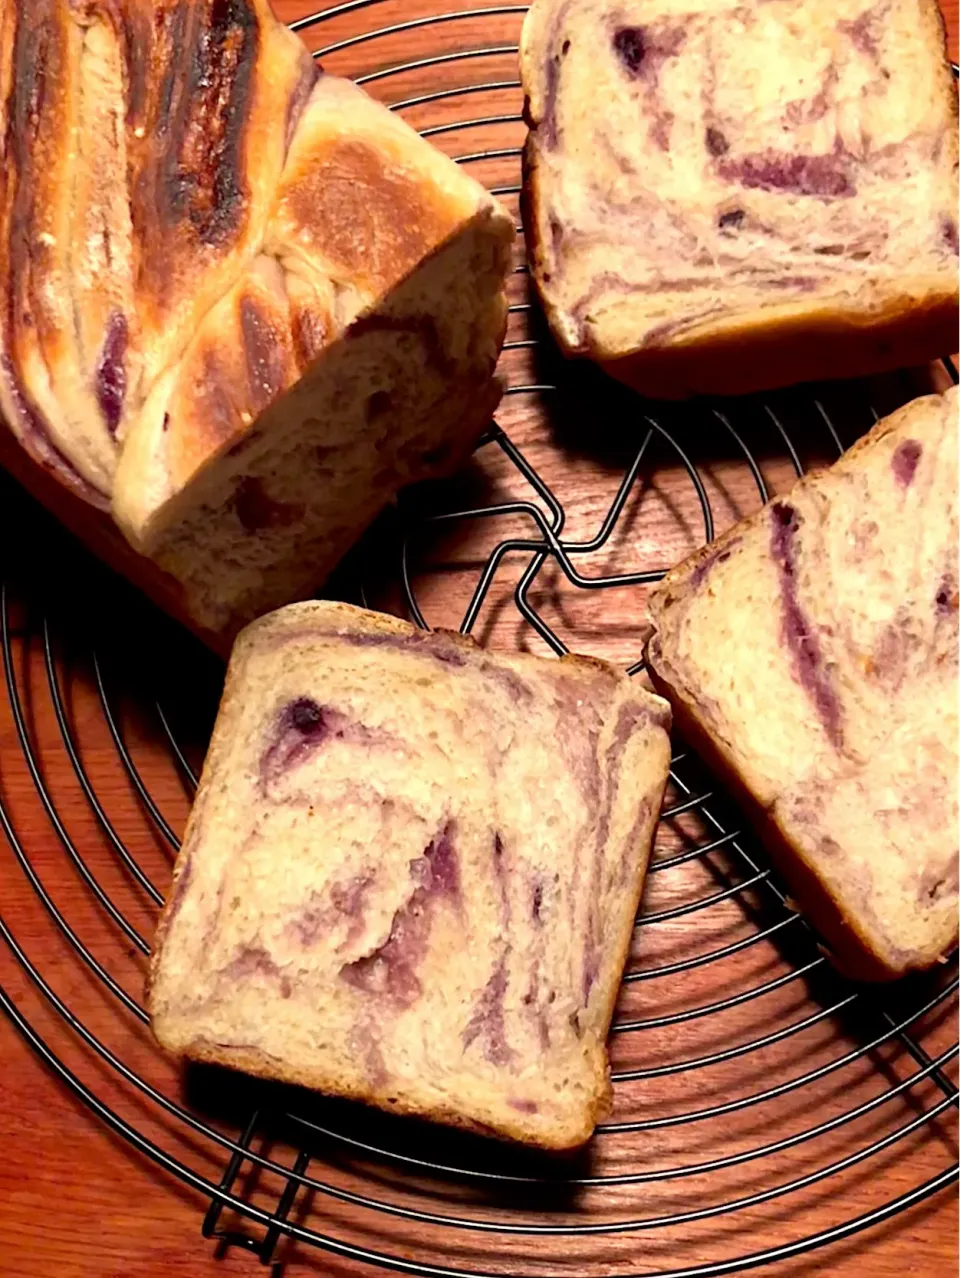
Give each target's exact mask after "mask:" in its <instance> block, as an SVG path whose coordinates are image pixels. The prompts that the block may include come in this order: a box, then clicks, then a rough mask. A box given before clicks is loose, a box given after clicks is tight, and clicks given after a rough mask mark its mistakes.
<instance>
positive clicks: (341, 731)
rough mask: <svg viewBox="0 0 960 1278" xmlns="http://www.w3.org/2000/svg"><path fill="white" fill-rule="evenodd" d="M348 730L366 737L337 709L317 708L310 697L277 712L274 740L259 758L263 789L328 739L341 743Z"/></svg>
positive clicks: (291, 703)
mask: <svg viewBox="0 0 960 1278" xmlns="http://www.w3.org/2000/svg"><path fill="white" fill-rule="evenodd" d="M348 728H352V730H353V733H354V735H360V736H365V735H366V729H364V728H363V727H362V726H361V725H360V724H351V721H350V720H349V719H348V718H347V716H346V715H345V714H343V712H342V711H340V710H334V709H333V708H332V707H330V706H320V705H318V704H317V702H316V701H314V700H312V698H310V697H299V698H298V699H297V700H296V701H291V702H290V703H289V704H288V705H287V706H285V707H284V709H283V710H282V711H281V712H280V715H279V719H278V722H277V726H276V728H275V730H274V739H273V741H272V742H271V744H270V745H269V746H268V747H267V749H266V750H265V751H264V752H263V755H262V756H261V759H260V778H261V783H262V785H264V786H267V785H269V784H270V782H272V781H275V780H277V778H278V777H281V776H283V774H284V773H285V772H287V771H289V770H290V769H291V768H295V767H298V766H299V765H300V764H301V763H303V762H304V760H305V759H308V758H309V757H310V756H311V755H312V754H314V753H315V752H316V751H317V750H318V749H319V748H320V747H321V746H322V745H324V744H325V743H326V742H327V741H330V740H343V739H344V737H345V736H346V735H347V730H348Z"/></svg>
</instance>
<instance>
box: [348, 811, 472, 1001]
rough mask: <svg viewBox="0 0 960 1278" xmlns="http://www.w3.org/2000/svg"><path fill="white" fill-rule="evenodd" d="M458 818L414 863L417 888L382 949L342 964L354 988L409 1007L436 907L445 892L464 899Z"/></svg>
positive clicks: (419, 988)
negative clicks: (457, 841)
mask: <svg viewBox="0 0 960 1278" xmlns="http://www.w3.org/2000/svg"><path fill="white" fill-rule="evenodd" d="M455 830H456V827H455V823H454V822H452V821H449V822H447V825H446V826H445V828H444V829H443V830H442V831H441V832H440V834H439V835H438V836H437V838H436V839H434V840H433V842H432V843H431V844H430V845H429V847H427V848H426V850H425V851H424V854H423V856H422V857H417V858H416V860H414V861H412V862H411V863H410V877H411V879H412V880H413V882H414V883H415V884H416V887H415V888H414V891H413V894H412V895H411V897H410V899H409V900H408V901H407V903H406V905H405V906H403V908H402V909H400V910H398V911H397V912H396V914H395V915H394V916H393V923H392V924H391V927H390V935H389V936H388V937H387V939H386V941H384V943H383V945H381V946H380V947H379V949H376V950H374V952H373V953H372V954H369V955H367V956H366V957H365V958H362V959H358V960H357V961H356V962H355V963H348V964H347V965H346V966H345V967H343V968H341V970H340V977H341V979H342V980H344V981H346V983H347V984H348V985H352V986H353V987H354V989H359V990H363V991H364V992H365V993H367V994H379V995H385V996H386V997H388V998H389V999H390V1000H391V1001H392V1002H393V1003H395V1004H396V1005H397V1006H398V1007H401V1008H403V1007H410V1006H411V1005H412V1004H413V1003H415V1002H416V1001H417V999H418V998H419V997H420V995H421V993H422V991H423V987H422V986H421V984H420V978H419V977H418V975H417V968H418V967H419V966H420V963H421V962H422V960H423V958H424V956H425V954H426V952H427V943H428V941H429V937H430V928H431V925H432V914H433V908H434V905H435V903H436V901H437V900H438V899H439V898H441V897H446V898H447V899H448V900H453V901H459V897H460V874H459V867H458V863H457V856H456V850H455V847H454V834H455Z"/></svg>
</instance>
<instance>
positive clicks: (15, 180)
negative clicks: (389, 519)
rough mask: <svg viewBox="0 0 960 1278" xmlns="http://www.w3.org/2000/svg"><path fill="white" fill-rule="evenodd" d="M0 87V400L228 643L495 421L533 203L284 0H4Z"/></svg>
mask: <svg viewBox="0 0 960 1278" xmlns="http://www.w3.org/2000/svg"><path fill="white" fill-rule="evenodd" d="M0 117H2V120H3V122H4V123H3V131H4V137H5V138H6V142H5V146H6V152H5V156H6V160H5V170H4V178H3V182H2V186H0V409H2V412H3V416H4V418H5V420H6V422H7V424H8V426H9V428H10V430H11V431H12V432H13V434H14V435H15V436H16V437H17V439H18V440H19V442H20V444H21V446H22V447H23V449H24V450H25V452H26V453H27V454H28V455H29V456H30V457H31V458H32V460H33V465H34V467H35V468H36V469H38V470H39V469H41V468H42V469H43V470H45V471H46V472H48V473H50V474H53V475H55V476H56V479H57V482H58V485H60V486H61V488H68V489H70V490H72V493H73V494H77V495H79V497H80V498H81V499H83V500H86V501H88V502H90V503H92V504H93V505H96V506H99V507H101V508H102V509H103V510H104V511H109V512H110V513H111V514H112V518H113V520H114V521H115V523H116V524H117V525H118V526H119V528H120V530H121V531H122V533H123V535H124V537H125V538H126V540H127V541H128V543H129V545H130V546H131V547H132V548H133V550H134V551H135V552H136V553H137V554H138V555H140V556H141V557H146V558H148V559H149V560H151V561H152V566H150V567H149V568H148V567H147V566H145V565H141V570H139V571H138V570H137V568H136V557H135V556H132V555H124V554H118V555H111V559H112V560H113V562H115V563H119V564H120V565H121V566H122V567H123V569H124V570H125V571H126V570H127V569H128V568H129V567H130V566H131V565H132V566H133V571H132V574H131V575H133V576H135V577H136V579H137V580H138V581H139V582H140V583H141V584H145V585H146V586H147V587H148V588H150V589H151V592H152V593H153V594H154V596H155V597H156V598H158V599H159V600H160V601H161V602H162V603H163V605H164V606H165V607H171V608H172V610H173V611H174V612H176V613H177V614H178V615H179V616H184V617H186V618H187V619H188V621H189V624H191V625H192V626H193V628H194V629H195V630H197V631H198V632H199V633H201V634H202V635H203V636H204V638H205V639H207V640H208V641H209V642H213V643H214V644H215V645H216V646H220V647H224V646H225V647H227V648H229V643H230V640H231V639H232V637H233V635H234V634H235V633H236V631H237V630H238V629H239V628H240V627H241V626H242V625H244V624H246V622H248V621H250V620H251V619H252V618H253V617H255V616H258V615H260V614H261V613H263V612H265V611H267V610H269V609H270V608H273V607H276V606H278V605H280V604H283V603H287V602H289V601H290V600H292V599H295V598H303V597H306V596H309V595H310V594H311V593H312V592H313V591H314V590H315V589H316V588H317V587H318V586H319V585H320V584H321V583H322V581H323V580H324V578H325V577H326V576H327V575H328V574H329V572H330V571H331V569H332V568H333V567H334V566H335V564H336V563H337V561H338V559H339V558H340V557H341V556H342V554H343V553H344V551H345V550H346V549H347V548H348V546H349V545H350V544H351V542H352V541H353V540H355V539H356V537H357V536H359V534H360V533H361V532H362V531H363V529H364V528H365V527H366V526H367V525H368V524H369V523H370V522H371V520H372V519H373V518H374V517H375V516H376V514H377V513H378V512H379V511H380V510H381V509H382V508H383V507H384V506H385V505H386V504H388V503H389V502H390V501H391V500H392V499H393V497H394V496H395V494H396V492H397V490H398V489H399V488H400V487H401V486H402V485H403V484H405V483H407V482H410V481H412V480H416V479H425V478H429V477H432V476H435V475H440V474H444V473H446V472H448V471H450V470H451V469H452V468H453V467H455V466H456V464H457V463H458V462H459V461H460V460H461V459H462V458H463V457H464V456H465V455H466V454H467V453H468V452H469V450H470V449H471V447H472V445H473V443H474V442H475V440H476V439H477V437H478V435H479V434H480V432H481V430H483V428H484V427H485V426H486V425H487V423H488V422H489V419H490V414H491V412H492V410H493V408H494V407H495V405H496V403H497V401H498V399H499V394H500V388H499V386H498V384H497V383H496V381H495V379H494V369H495V366H496V362H497V358H498V355H499V351H500V346H501V344H502V340H503V334H504V330H505V325H506V301H505V297H504V280H505V276H506V273H507V271H508V269H509V263H510V251H511V244H512V240H513V236H514V230H513V222H512V218H510V217H509V216H508V215H507V213H506V211H505V210H504V209H502V208H501V207H500V206H499V205H498V204H497V203H496V202H495V201H494V200H493V199H491V197H490V196H489V195H488V194H487V192H486V191H485V190H484V189H483V188H482V187H481V186H480V184H479V183H477V182H476V181H474V180H473V179H472V178H471V177H470V176H469V175H468V174H467V173H466V172H465V171H464V170H462V169H461V168H459V167H458V166H457V165H456V164H455V163H454V162H453V161H452V160H450V159H448V158H447V157H446V156H445V155H443V154H442V153H441V152H439V151H437V150H436V149H435V148H433V147H431V146H430V145H429V144H428V143H427V142H425V141H423V140H422V139H421V138H420V137H419V136H418V135H417V134H416V132H415V131H414V130H413V129H412V128H410V127H409V125H407V124H405V123H404V122H403V120H401V119H400V118H399V117H398V116H397V115H396V114H394V113H391V112H390V111H388V110H387V109H386V108H385V107H383V106H381V105H380V104H378V103H376V102H375V101H373V99H371V98H370V97H368V96H367V95H366V94H364V92H363V91H362V90H361V89H359V88H357V87H356V86H355V85H353V84H350V83H349V82H347V81H344V80H340V79H337V78H335V77H332V76H324V75H323V74H322V73H320V72H319V69H318V68H316V67H315V66H314V63H313V60H312V58H311V57H310V55H309V54H308V52H307V50H306V48H305V46H304V45H303V44H302V42H301V41H300V40H298V39H297V37H296V36H295V35H293V34H292V33H291V32H290V31H288V30H287V29H286V28H285V27H284V26H283V25H282V24H281V23H280V22H279V21H278V20H277V19H276V17H275V16H274V15H273V13H272V12H271V9H270V6H269V3H268V0H232V2H231V3H229V4H224V3H221V2H220V0H189V2H188V0H85V3H84V4H82V5H77V4H74V3H71V2H70V0H37V3H36V4H29V5H14V4H9V3H7V4H0ZM0 450H3V451H6V450H5V449H2V445H0ZM17 469H18V472H19V470H20V469H21V468H19V467H18V468H17ZM28 482H29V483H30V487H31V488H32V489H33V491H35V492H39V493H43V494H46V492H47V491H49V485H45V484H43V483H42V482H37V481H34V480H29V479H28ZM45 499H46V497H45ZM52 504H53V505H54V506H55V507H56V505H57V503H56V501H54V502H53V503H52ZM98 519H99V517H96V518H94V517H93V516H92V515H90V514H89V512H88V515H87V519H86V523H87V524H88V525H95V524H96V523H97V520H98ZM71 522H72V523H74V524H76V523H77V522H80V523H81V524H82V523H83V522H84V521H83V520H80V521H76V520H73V519H71ZM104 522H105V520H99V523H100V525H101V527H100V531H101V533H103V535H100V536H94V535H90V536H89V538H88V539H89V540H90V541H91V542H94V543H96V545H97V547H98V549H99V548H100V547H102V546H103V545H104V544H109V543H110V540H111V539H110V536H109V532H106V533H104V532H103V529H102V524H103V523H104ZM171 596H175V597H174V599H173V603H172V604H171V602H170V601H171Z"/></svg>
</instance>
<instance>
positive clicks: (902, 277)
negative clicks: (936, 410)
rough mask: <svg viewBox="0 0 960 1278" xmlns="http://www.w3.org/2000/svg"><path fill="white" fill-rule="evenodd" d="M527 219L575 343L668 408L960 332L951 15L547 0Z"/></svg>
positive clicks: (543, 286) (935, 346) (555, 305)
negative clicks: (669, 403)
mask: <svg viewBox="0 0 960 1278" xmlns="http://www.w3.org/2000/svg"><path fill="white" fill-rule="evenodd" d="M521 67H522V77H523V83H524V86H525V90H526V94H527V113H528V117H529V123H530V126H531V131H530V135H529V139H528V142H527V146H526V157H525V158H526V198H525V206H526V211H525V225H526V230H527V238H528V243H529V248H530V263H531V270H532V273H533V277H534V279H535V281H536V284H537V287H538V289H539V292H540V295H541V298H542V300H543V303H544V306H545V309H546V312H547V316H548V318H549V321H550V324H551V327H552V329H553V331H554V333H555V335H556V337H557V339H558V341H559V343H560V345H561V347H562V348H563V349H564V350H565V351H567V352H568V353H572V354H581V355H587V356H590V357H591V358H593V359H596V360H599V361H600V362H601V363H603V364H604V365H605V366H607V367H608V369H609V371H610V372H611V373H613V374H614V375H615V376H617V377H619V378H622V379H623V380H624V381H627V382H628V383H630V384H631V385H633V386H635V387H637V388H638V389H640V390H641V391H643V392H645V393H647V394H652V395H658V396H664V397H682V396H686V395H690V394H694V393H700V392H715V393H738V392H741V391H747V390H755V389H760V388H763V387H771V386H777V385H785V384H787V383H790V382H796V381H802V380H804V379H807V378H812V377H817V378H822V377H837V376H843V377H848V376H855V375H857V374H859V373H866V372H870V371H877V370H879V369H881V368H889V367H893V366H896V365H898V364H900V365H903V364H909V363H919V362H923V361H925V360H927V359H930V358H933V357H935V356H939V355H945V354H950V353H951V352H952V351H953V349H954V346H955V344H956V337H957V107H956V88H955V85H954V83H953V80H952V76H951V73H950V68H949V66H948V64H947V60H946V52H945V45H944V37H943V24H942V20H941V17H940V12H939V9H938V6H937V3H936V0H889V2H887V3H883V4H876V3H874V0H773V2H772V3H769V2H768V3H759V0H757V2H755V3H749V4H737V3H731V2H730V0H693V2H692V3H689V2H684V3H679V4H678V3H676V0H534V2H533V4H532V5H531V8H530V12H529V14H528V16H527V19H526V22H525V25H524V30H523V42H522V50H521Z"/></svg>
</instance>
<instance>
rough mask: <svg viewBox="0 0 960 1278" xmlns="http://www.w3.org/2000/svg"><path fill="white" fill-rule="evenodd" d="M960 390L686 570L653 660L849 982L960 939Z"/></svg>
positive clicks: (901, 416) (896, 420)
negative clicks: (959, 587) (959, 894)
mask: <svg viewBox="0 0 960 1278" xmlns="http://www.w3.org/2000/svg"><path fill="white" fill-rule="evenodd" d="M957 410H958V398H957V391H956V389H953V390H950V391H948V392H947V393H946V394H944V395H942V396H937V395H931V396H926V397H924V398H922V399H918V400H914V401H913V402H912V403H911V404H908V405H907V406H906V407H904V408H902V409H900V410H899V411H898V412H896V413H894V414H893V415H892V416H890V417H888V418H885V419H884V420H883V421H881V422H879V423H878V424H877V425H876V426H875V427H874V428H873V429H872V430H871V431H870V432H869V433H868V434H867V435H866V436H864V438H863V439H862V440H860V441H859V442H858V443H857V444H856V445H854V447H853V448H851V449H850V450H849V452H848V453H846V454H845V456H844V457H843V458H841V460H840V461H839V462H837V463H836V464H835V465H834V466H832V467H831V468H830V469H828V470H825V471H822V472H819V473H815V474H811V475H809V476H807V477H805V478H804V479H802V480H800V481H799V482H798V483H797V484H796V485H795V487H794V488H793V489H792V490H791V491H790V492H789V493H788V494H787V495H786V496H784V497H778V498H776V499H775V500H774V501H772V502H771V503H770V504H769V505H767V506H765V507H764V508H763V509H762V510H761V511H759V512H758V513H757V514H756V515H754V516H752V517H751V518H749V519H747V520H745V521H744V522H743V523H741V524H739V525H737V526H735V527H734V528H732V529H730V530H729V532H727V533H726V534H724V536H722V537H721V538H719V539H718V540H717V541H716V542H714V543H713V544H712V545H710V546H706V547H704V548H703V549H702V550H701V551H699V552H698V553H697V554H696V555H694V556H693V557H692V558H691V559H688V560H687V561H686V562H684V563H683V564H681V565H680V566H679V567H677V568H675V569H674V570H673V571H672V572H671V573H669V574H668V575H667V577H666V578H665V579H664V581H663V582H662V583H661V585H660V586H659V587H658V588H657V590H656V591H655V592H654V594H653V595H652V597H651V601H650V616H651V621H652V624H653V626H654V630H655V633H654V635H653V637H652V638H651V640H650V642H649V645H648V654H647V655H648V660H649V664H650V668H651V674H652V676H653V678H654V682H655V684H656V686H657V687H658V688H659V689H660V690H661V691H663V692H664V694H665V695H667V696H668V697H669V698H670V700H671V702H672V704H673V707H674V712H675V715H676V718H677V723H678V727H679V728H680V729H681V731H682V732H683V733H684V734H686V735H687V736H688V738H689V739H691V741H692V742H693V743H694V744H696V745H697V746H698V747H699V748H700V749H701V751H702V752H703V754H704V756H705V757H706V758H707V760H708V762H710V763H712V764H713V765H714V766H715V767H716V768H717V769H718V770H719V771H720V772H721V773H722V774H723V775H724V776H725V777H726V779H727V780H728V781H729V782H730V783H731V784H732V785H733V787H734V789H735V790H736V793H737V794H738V796H739V797H740V799H741V800H742V801H743V802H744V804H745V806H746V808H747V810H748V812H749V813H750V815H752V817H753V818H754V820H755V821H756V823H757V826H758V829H759V832H760V834H761V835H762V836H763V838H764V839H765V841H766V843H767V844H768V846H769V849H770V852H771V854H772V856H773V857H774V858H775V860H776V861H777V863H778V864H779V866H780V868H781V870H782V872H783V874H784V876H785V877H786V879H787V881H788V883H789V884H790V887H791V891H792V893H793V895H794V896H795V897H796V899H797V901H798V902H799V903H800V905H801V907H802V908H803V909H805V910H806V911H807V912H808V913H809V915H810V917H811V919H812V921H813V922H814V923H815V924H816V926H817V927H818V929H819V930H820V932H821V934H822V935H823V937H824V938H825V940H826V943H827V945H828V947H829V948H830V949H831V950H832V951H833V953H834V955H835V957H836V959H837V961H838V963H839V965H840V966H841V967H842V968H844V969H845V970H846V971H848V972H849V973H850V974H851V975H854V976H857V977H862V978H864V979H870V980H883V979H891V978H896V977H900V976H903V975H905V974H906V973H908V972H910V971H913V970H918V969H923V968H928V967H930V966H931V965H933V964H934V963H936V962H937V961H938V959H940V958H942V957H943V956H944V955H946V954H947V953H948V952H949V951H950V950H951V949H952V948H953V947H954V946H955V945H956V942H957V781H958V778H957V731H958V724H957V538H958V525H957Z"/></svg>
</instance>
